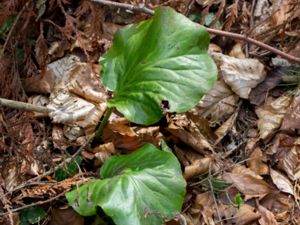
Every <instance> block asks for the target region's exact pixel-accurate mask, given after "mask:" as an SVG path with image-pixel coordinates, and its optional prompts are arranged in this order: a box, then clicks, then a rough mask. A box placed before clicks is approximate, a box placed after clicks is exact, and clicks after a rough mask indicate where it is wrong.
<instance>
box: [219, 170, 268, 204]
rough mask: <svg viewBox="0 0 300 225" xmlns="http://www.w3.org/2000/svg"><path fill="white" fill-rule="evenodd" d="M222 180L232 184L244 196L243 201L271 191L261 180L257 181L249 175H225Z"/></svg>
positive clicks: (260, 196)
mask: <svg viewBox="0 0 300 225" xmlns="http://www.w3.org/2000/svg"><path fill="white" fill-rule="evenodd" d="M223 178H224V179H225V180H226V181H227V182H229V183H233V184H234V185H235V187H236V188H237V189H238V190H239V191H240V192H241V193H243V194H244V195H245V200H248V199H251V198H254V197H259V198H262V197H264V196H265V195H267V194H269V193H270V192H271V191H272V189H271V187H270V186H269V185H268V184H267V183H266V182H265V181H263V180H262V179H257V178H255V177H253V176H251V175H249V174H236V173H225V174H224V176H223Z"/></svg>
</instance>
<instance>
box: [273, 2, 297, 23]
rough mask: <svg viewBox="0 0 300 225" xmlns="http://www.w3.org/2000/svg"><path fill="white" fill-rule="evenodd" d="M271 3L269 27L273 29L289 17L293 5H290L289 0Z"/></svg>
mask: <svg viewBox="0 0 300 225" xmlns="http://www.w3.org/2000/svg"><path fill="white" fill-rule="evenodd" d="M272 3H273V7H272V17H271V25H272V26H274V27H275V26H278V25H280V24H283V23H284V22H285V21H286V20H288V19H289V18H290V17H291V15H292V11H291V9H292V7H293V5H292V4H290V3H291V0H273V1H272Z"/></svg>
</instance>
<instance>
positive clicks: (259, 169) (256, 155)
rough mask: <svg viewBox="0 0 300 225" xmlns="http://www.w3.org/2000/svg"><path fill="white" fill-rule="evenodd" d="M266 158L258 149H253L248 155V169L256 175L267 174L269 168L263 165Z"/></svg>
mask: <svg viewBox="0 0 300 225" xmlns="http://www.w3.org/2000/svg"><path fill="white" fill-rule="evenodd" d="M266 160H267V159H266V156H265V155H264V154H263V153H262V151H261V149H260V148H258V147H257V148H255V149H254V151H253V152H252V153H251V155H250V160H248V161H247V165H248V167H249V168H250V169H251V170H252V171H254V172H255V173H256V174H258V175H267V174H269V167H268V165H267V164H266V163H265V162H266Z"/></svg>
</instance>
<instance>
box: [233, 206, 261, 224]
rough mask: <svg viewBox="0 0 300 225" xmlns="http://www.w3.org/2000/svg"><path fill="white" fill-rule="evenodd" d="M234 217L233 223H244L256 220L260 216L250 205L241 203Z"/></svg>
mask: <svg viewBox="0 0 300 225" xmlns="http://www.w3.org/2000/svg"><path fill="white" fill-rule="evenodd" d="M234 217H236V218H235V219H234V222H235V224H239V225H244V224H249V223H251V222H254V221H256V220H258V219H259V218H260V213H259V212H257V211H256V209H255V208H253V207H252V206H250V205H248V204H243V205H242V206H241V207H240V208H239V210H238V212H237V214H235V216H234Z"/></svg>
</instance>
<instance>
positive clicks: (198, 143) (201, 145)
mask: <svg viewBox="0 0 300 225" xmlns="http://www.w3.org/2000/svg"><path fill="white" fill-rule="evenodd" d="M166 129H167V130H168V131H169V132H170V133H171V134H172V135H174V136H175V137H177V138H178V139H180V140H181V141H182V142H184V143H185V144H187V145H189V146H190V147H192V148H193V149H194V150H196V151H197V152H199V153H203V154H204V153H205V150H210V151H213V148H212V146H211V145H210V143H209V142H208V140H207V139H206V138H205V137H204V136H203V135H202V134H201V132H200V131H199V129H198V128H197V127H196V125H195V124H194V123H193V122H192V121H190V120H188V119H187V117H186V115H184V114H181V115H179V114H177V115H175V117H173V118H171V119H170V121H169V125H168V127H167V128H166Z"/></svg>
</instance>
